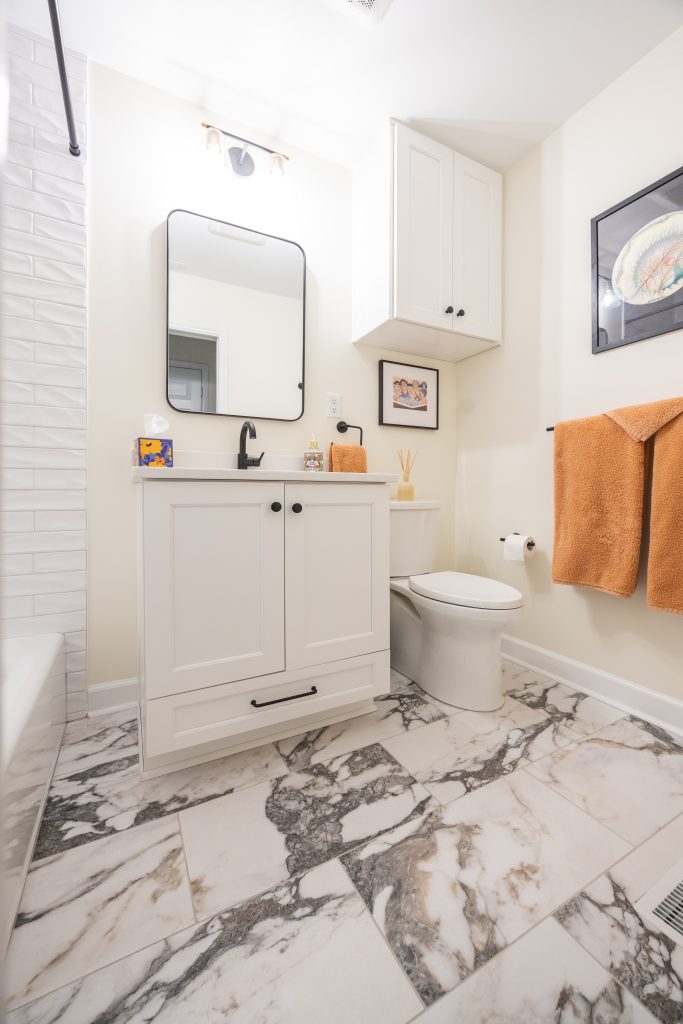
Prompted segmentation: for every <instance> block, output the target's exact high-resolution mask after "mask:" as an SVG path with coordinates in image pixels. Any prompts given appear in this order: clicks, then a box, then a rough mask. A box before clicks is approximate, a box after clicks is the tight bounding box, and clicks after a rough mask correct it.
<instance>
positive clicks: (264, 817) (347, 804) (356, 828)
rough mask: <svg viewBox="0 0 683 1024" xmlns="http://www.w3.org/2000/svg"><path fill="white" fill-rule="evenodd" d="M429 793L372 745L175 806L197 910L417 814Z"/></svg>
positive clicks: (263, 885) (217, 906)
mask: <svg viewBox="0 0 683 1024" xmlns="http://www.w3.org/2000/svg"><path fill="white" fill-rule="evenodd" d="M430 802H431V798H430V797H429V794H428V793H427V792H426V790H425V789H423V788H422V786H419V785H418V784H417V783H416V782H415V780H414V779H413V778H412V777H411V776H410V775H409V774H408V772H407V771H406V770H405V768H403V766H402V765H400V764H398V763H397V762H396V761H395V760H394V759H393V758H392V757H390V755H389V754H388V753H387V752H386V750H384V748H383V747H381V746H380V745H379V744H374V745H373V746H369V747H364V748H363V749H361V750H358V751H355V752H354V753H352V754H344V755H342V756H340V757H337V758H334V759H333V760H331V761H327V762H325V763H324V764H315V765H311V767H309V768H303V769H301V770H300V771H298V772H292V773H290V774H289V775H287V776H285V777H284V778H279V779H275V780H274V781H272V782H269V783H264V784H263V785H260V786H253V787H251V788H250V789H246V790H242V791H241V792H238V793H234V794H232V795H231V796H226V797H222V798H221V799H220V800H214V801H211V802H210V803H206V804H202V805H200V806H198V807H193V808H190V809H189V810H186V811H182V812H181V814H180V824H181V828H182V833H183V839H184V843H185V852H186V855H187V864H188V869H189V872H190V880H191V883H192V894H193V899H194V905H195V912H196V913H197V915H198V916H199V917H207V916H208V915H209V914H212V913H215V912H217V911H220V910H223V909H225V908H226V907H229V906H232V905H233V904H235V903H237V902H239V901H241V900H244V899H247V898H248V897H250V896H254V895H256V893H259V892H262V891H263V890H265V889H267V888H269V887H270V886H272V885H274V884H275V883H276V882H278V881H281V880H284V879H286V878H287V877H288V876H290V875H296V874H298V873H300V872H302V871H305V870H308V869H309V868H311V867H313V866H315V865H316V864H320V863H322V862H323V861H326V860H330V859H332V858H333V857H336V856H338V855H339V854H341V853H343V852H345V851H347V850H349V849H351V848H353V847H355V846H358V845H359V844H360V843H363V842H365V841H367V840H368V839H371V838H373V837H374V836H377V835H380V834H381V833H382V832H385V831H387V830H389V829H393V828H395V827H396V826H400V825H402V824H404V823H406V822H409V821H411V820H412V819H413V818H415V817H416V816H419V815H420V814H421V813H422V811H423V810H424V808H425V806H426V805H427V804H428V803H430Z"/></svg>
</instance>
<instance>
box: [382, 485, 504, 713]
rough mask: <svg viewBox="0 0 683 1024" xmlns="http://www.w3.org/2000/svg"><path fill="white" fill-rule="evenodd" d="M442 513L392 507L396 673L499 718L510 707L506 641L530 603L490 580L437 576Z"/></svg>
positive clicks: (426, 505)
mask: <svg viewBox="0 0 683 1024" xmlns="http://www.w3.org/2000/svg"><path fill="white" fill-rule="evenodd" d="M438 510H439V503H438V502H392V503H391V576H392V579H391V666H392V668H394V669H396V671H397V672H401V673H402V674H403V675H405V676H407V677H408V678H409V679H412V680H413V681H414V682H416V683H418V684H419V685H420V686H421V687H422V688H423V690H425V691H426V693H428V694H430V695H431V696H432V697H436V698H437V699H438V700H441V701H443V702H444V703H446V704H450V705H452V706H453V707H458V708H464V709H467V710H470V711H494V710H495V709H496V708H499V707H500V706H501V704H502V703H503V679H502V665H501V658H500V638H501V635H502V633H503V632H504V631H505V630H506V629H508V628H509V626H510V625H511V624H512V623H513V622H514V621H515V619H517V618H518V617H519V615H520V614H521V608H522V604H523V597H522V594H521V593H520V592H519V591H518V590H516V589H515V588H514V587H510V586H508V585H507V584H506V583H500V582H498V581H497V580H492V579H488V578H486V577H484V576H473V575H470V574H469V573H461V572H433V571H431V570H432V569H433V568H434V565H435V562H436V538H437V531H438ZM406 570H407V571H406Z"/></svg>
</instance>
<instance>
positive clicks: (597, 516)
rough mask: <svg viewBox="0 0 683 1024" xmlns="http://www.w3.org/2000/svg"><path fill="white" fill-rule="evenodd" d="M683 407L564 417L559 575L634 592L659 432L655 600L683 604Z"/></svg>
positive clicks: (559, 450)
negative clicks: (650, 468)
mask: <svg viewBox="0 0 683 1024" xmlns="http://www.w3.org/2000/svg"><path fill="white" fill-rule="evenodd" d="M682 413H683V398H675V399H667V400H666V401H663V402H653V403H651V404H649V405H642V406H631V407H629V408H626V409H616V410H614V411H613V412H611V413H607V414H605V415H603V416H593V417H590V418H588V419H584V420H570V421H568V422H566V423H558V424H557V426H556V428H555V543H554V551H553V580H554V582H556V583H568V584H572V585H578V586H587V587H595V588H596V589H598V590H604V591H606V592H607V593H610V594H619V595H622V596H625V597H626V596H630V595H631V594H632V593H633V591H634V590H635V587H636V579H637V575H638V561H639V558H640V544H641V536H642V521H643V508H644V501H645V484H646V466H647V461H648V456H649V450H648V449H649V448H650V447H651V445H652V441H651V440H650V439H651V438H654V458H653V471H652V510H651V519H650V554H649V562H648V603H649V604H650V605H652V607H655V608H663V609H666V610H668V611H679V612H683V571H682V567H683V416H682V415H681V414H682ZM655 435H656V436H655Z"/></svg>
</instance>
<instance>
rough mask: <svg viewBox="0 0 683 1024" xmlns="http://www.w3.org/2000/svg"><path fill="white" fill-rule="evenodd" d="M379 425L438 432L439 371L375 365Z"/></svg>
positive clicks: (383, 361)
mask: <svg viewBox="0 0 683 1024" xmlns="http://www.w3.org/2000/svg"><path fill="white" fill-rule="evenodd" d="M379 425H380V426H381V427H422V428H423V429H424V430H438V429H439V371H438V370H434V369H432V368H431V367H430V366H412V365H411V364H409V363H392V362H390V361H389V360H388V359H380V361H379Z"/></svg>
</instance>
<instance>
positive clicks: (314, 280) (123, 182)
mask: <svg viewBox="0 0 683 1024" xmlns="http://www.w3.org/2000/svg"><path fill="white" fill-rule="evenodd" d="M89 89H90V91H89V118H90V124H89V135H88V150H89V153H88V159H89V184H88V188H89V194H88V195H89V213H88V230H89V247H90V248H89V270H88V276H89V329H90V330H89V344H90V351H89V360H88V373H89V396H88V397H89V415H88V427H89V431H90V433H89V438H88V442H89V451H88V531H89V532H88V623H89V630H90V650H89V660H88V681H89V684H93V683H97V682H103V681H110V680H115V679H123V678H128V677H131V676H135V675H136V674H137V661H136V658H137V654H136V587H135V579H136V555H135V488H134V486H133V484H132V483H131V481H130V451H131V443H132V439H133V438H134V437H136V436H137V435H138V434H139V433H140V432H141V429H142V416H143V414H144V413H145V412H161V413H163V414H164V415H165V416H167V417H168V419H169V420H170V423H171V431H170V432H171V436H172V437H173V439H174V442H175V444H176V446H177V447H178V448H180V449H187V448H189V449H206V450H212V451H236V449H237V443H238V432H239V427H240V422H241V421H240V420H239V419H232V418H216V417H208V416H201V415H194V414H183V413H176V412H174V411H173V410H172V409H170V408H169V407H168V405H167V403H166V398H165V338H164V330H165V287H166V266H165V220H166V216H167V214H168V212H169V211H170V210H171V209H173V208H175V207H183V208H185V209H189V210H194V211H197V212H199V213H204V214H207V215H208V216H211V217H217V218H219V219H222V220H227V221H231V222H233V223H238V224H243V225H245V226H248V227H252V228H255V229H256V230H260V231H264V232H267V233H270V234H275V235H279V236H280V237H284V238H291V239H294V240H295V241H297V242H299V243H300V244H301V245H302V246H303V247H304V249H305V250H306V256H307V262H308V281H307V289H308V292H307V324H306V326H307V349H306V412H305V415H304V418H303V419H302V420H299V421H297V422H295V423H268V422H265V421H261V422H257V424H256V426H257V430H258V441H257V442H256V445H255V446H254V447H256V448H257V449H258V451H260V450H261V449H262V448H264V449H265V450H266V451H267V452H269V453H272V454H297V453H299V452H302V451H303V449H304V447H305V445H306V442H307V441H308V439H309V437H310V434H311V431H312V430H315V431H316V432H317V435H318V440H319V441H322V442H324V444H325V445H327V444H328V443H329V442H330V441H331V440H333V439H337V440H339V435H338V434H336V433H335V434H333V430H334V422H333V421H331V420H328V419H326V418H325V415H324V396H325V393H326V392H327V391H338V392H341V393H342V396H343V406H342V413H343V417H344V418H345V419H347V420H349V421H350V422H352V423H361V424H362V425H363V426H364V427H365V429H366V445H367V448H368V456H369V468H370V469H371V470H375V471H380V470H390V471H391V470H394V469H395V468H396V456H395V449H396V448H397V447H399V446H403V447H411V448H413V449H415V448H417V449H418V450H419V453H420V454H419V457H418V460H417V465H416V468H415V474H414V477H415V482H416V487H417V492H418V495H419V496H422V497H431V498H440V499H441V500H442V501H443V503H444V508H443V511H442V517H441V531H442V537H441V549H440V557H441V564H442V566H443V567H444V568H446V567H449V566H450V564H451V561H450V560H451V556H452V547H453V507H454V491H455V366H454V365H453V364H443V363H442V364H438V363H435V362H434V361H433V360H425V359H422V358H420V359H419V360H416V361H418V362H419V363H421V364H428V365H438V366H439V367H440V369H441V378H440V384H441V389H440V393H441V409H440V423H441V429H440V430H438V431H435V432H432V431H421V430H414V431H413V430H406V429H396V428H391V427H378V426H377V360H378V359H379V358H381V357H382V356H386V355H388V353H385V352H382V351H379V350H376V349H375V350H373V349H368V348H357V347H354V346H352V345H351V344H350V342H349V338H350V336H351V293H350V288H351V223H350V221H351V217H350V213H351V177H350V173H349V172H348V171H347V170H345V169H343V168H341V167H338V166H336V165H333V164H330V163H326V162H324V161H322V160H319V159H317V158H315V157H313V156H311V155H309V154H307V153H303V152H297V151H292V150H291V149H290V148H289V147H286V149H287V152H289V154H290V155H291V157H292V159H291V161H290V163H289V165H288V168H287V175H286V177H285V178H284V179H283V180H281V181H279V182H278V181H276V180H273V179H271V178H270V176H269V175H267V174H265V175H262V176H258V177H254V178H252V179H246V180H245V179H240V178H237V177H235V176H234V175H232V174H229V173H226V172H225V171H224V170H223V169H222V168H220V167H217V166H214V165H212V163H211V160H210V158H208V156H207V154H206V152H205V150H204V139H203V131H202V129H201V128H200V122H201V121H203V120H207V119H208V120H210V121H214V122H216V123H218V124H220V125H223V126H224V127H234V130H236V131H237V132H238V134H240V135H247V136H250V135H251V136H252V137H254V135H255V133H253V132H251V131H250V130H249V128H248V127H247V126H240V125H234V126H233V125H231V124H230V120H229V118H228V117H227V116H226V115H221V114H218V113H214V114H209V113H208V112H207V111H206V110H204V109H202V108H200V107H197V106H194V105H193V104H191V103H187V102H185V101H183V100H179V99H177V98H175V97H173V96H171V95H169V94H167V93H164V92H161V91H159V90H155V89H153V88H151V87H149V86H147V85H144V84H142V83H140V82H138V81H135V80H133V79H131V78H128V77H126V76H123V75H120V74H118V73H116V72H114V71H112V70H110V69H108V68H105V67H102V66H99V65H96V64H91V66H90V85H89ZM256 137H257V138H258V136H256ZM262 141H266V142H267V140H262ZM280 145H284V143H280ZM401 359H402V360H403V361H405V358H404V357H401ZM348 436H349V437H350V435H348Z"/></svg>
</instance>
